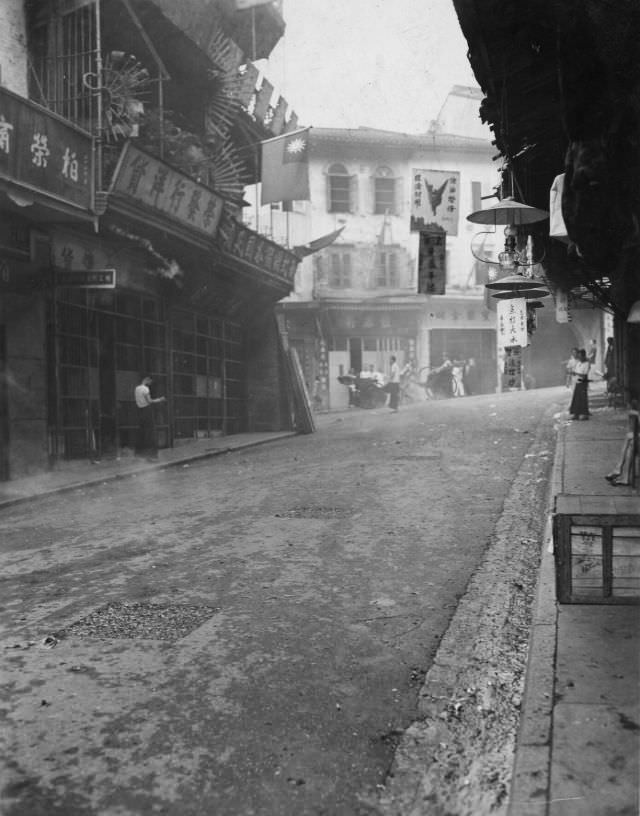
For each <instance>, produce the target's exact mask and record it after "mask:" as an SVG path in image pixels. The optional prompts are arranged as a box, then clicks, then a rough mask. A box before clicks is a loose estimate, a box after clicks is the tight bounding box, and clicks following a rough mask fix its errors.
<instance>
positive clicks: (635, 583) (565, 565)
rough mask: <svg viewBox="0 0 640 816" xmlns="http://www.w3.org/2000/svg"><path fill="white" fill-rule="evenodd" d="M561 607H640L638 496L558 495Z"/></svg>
mask: <svg viewBox="0 0 640 816" xmlns="http://www.w3.org/2000/svg"><path fill="white" fill-rule="evenodd" d="M553 542H554V553H555V563H556V594H557V599H558V601H559V602H560V603H583V604H589V603H590V604H640V497H637V496H617V497H615V496H611V497H610V496H565V495H559V496H557V497H556V506H555V512H554V517H553Z"/></svg>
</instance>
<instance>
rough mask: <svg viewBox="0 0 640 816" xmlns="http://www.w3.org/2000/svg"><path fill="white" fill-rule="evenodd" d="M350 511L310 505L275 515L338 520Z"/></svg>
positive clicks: (278, 516) (343, 508)
mask: <svg viewBox="0 0 640 816" xmlns="http://www.w3.org/2000/svg"><path fill="white" fill-rule="evenodd" d="M351 514H352V511H351V510H350V509H349V508H347V507H326V506H323V505H319V504H310V505H307V506H304V507H293V508H291V510H285V511H284V513H276V514H275V516H276V518H308V519H339V518H347V517H348V516H350V515H351Z"/></svg>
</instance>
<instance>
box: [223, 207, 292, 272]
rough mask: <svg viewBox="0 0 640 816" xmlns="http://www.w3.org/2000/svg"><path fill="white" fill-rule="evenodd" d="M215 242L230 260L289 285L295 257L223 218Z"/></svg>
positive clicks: (254, 233) (234, 222)
mask: <svg viewBox="0 0 640 816" xmlns="http://www.w3.org/2000/svg"><path fill="white" fill-rule="evenodd" d="M219 241H220V246H221V248H222V249H223V250H224V251H225V252H228V253H229V254H230V255H232V256H233V257H235V258H238V259H239V260H242V261H245V262H246V263H249V264H251V265H252V266H255V267H258V268H260V269H262V270H264V271H266V272H268V273H270V274H275V275H278V276H279V277H281V278H284V279H285V280H287V281H289V282H291V281H293V279H294V277H295V274H296V269H297V268H298V263H299V258H298V257H297V256H296V255H294V254H293V252H289V251H288V250H286V249H284V248H283V247H281V246H280V245H279V244H276V243H274V242H273V241H269V240H268V239H267V238H263V237H262V236H261V235H259V234H258V233H257V232H254V231H253V230H252V229H249V228H248V227H245V226H244V225H243V224H241V223H239V222H238V221H236V220H235V219H232V218H225V219H224V221H223V223H222V226H221V228H220V235H219Z"/></svg>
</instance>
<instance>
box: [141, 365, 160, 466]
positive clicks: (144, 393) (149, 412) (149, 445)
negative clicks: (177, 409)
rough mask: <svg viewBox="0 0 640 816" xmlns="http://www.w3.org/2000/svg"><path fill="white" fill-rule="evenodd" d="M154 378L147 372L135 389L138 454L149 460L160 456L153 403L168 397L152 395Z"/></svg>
mask: <svg viewBox="0 0 640 816" xmlns="http://www.w3.org/2000/svg"><path fill="white" fill-rule="evenodd" d="M151 383H152V378H151V377H150V376H149V375H148V374H145V375H144V376H143V377H142V378H141V380H140V383H139V385H136V387H135V390H134V399H135V401H136V408H137V411H138V433H137V436H136V456H143V457H145V458H146V459H147V460H148V461H155V460H156V459H157V458H158V441H157V439H156V423H155V419H154V416H153V405H154V404H155V403H158V402H165V401H166V397H155V398H153V397H152V396H151Z"/></svg>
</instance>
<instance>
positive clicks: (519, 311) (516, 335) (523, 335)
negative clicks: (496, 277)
mask: <svg viewBox="0 0 640 816" xmlns="http://www.w3.org/2000/svg"><path fill="white" fill-rule="evenodd" d="M527 342H528V340H527V301H526V299H525V298H510V299H509V300H500V301H498V346H499V347H501V348H507V347H509V346H526V345H527Z"/></svg>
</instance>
